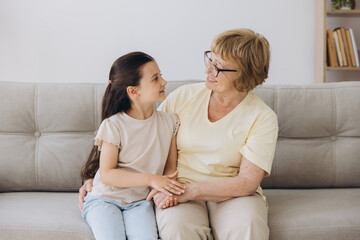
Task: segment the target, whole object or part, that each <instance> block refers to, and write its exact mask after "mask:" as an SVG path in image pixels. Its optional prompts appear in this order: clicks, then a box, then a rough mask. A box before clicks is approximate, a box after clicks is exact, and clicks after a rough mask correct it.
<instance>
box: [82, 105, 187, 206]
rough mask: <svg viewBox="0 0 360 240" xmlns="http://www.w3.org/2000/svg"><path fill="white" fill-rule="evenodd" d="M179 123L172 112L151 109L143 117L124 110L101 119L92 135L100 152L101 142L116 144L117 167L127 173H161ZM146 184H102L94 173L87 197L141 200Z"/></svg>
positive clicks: (130, 201) (147, 189) (123, 201)
mask: <svg viewBox="0 0 360 240" xmlns="http://www.w3.org/2000/svg"><path fill="white" fill-rule="evenodd" d="M179 124H180V122H179V121H178V118H177V117H176V115H175V114H174V113H166V112H160V111H156V110H155V111H154V113H153V114H152V115H151V117H149V118H148V119H145V120H138V119H134V118H132V117H130V116H129V115H127V114H126V113H124V112H121V113H118V114H115V115H113V116H111V117H110V118H107V119H105V120H104V121H103V122H102V123H101V125H100V127H99V130H98V132H97V135H96V137H95V145H97V146H98V147H99V150H100V151H101V146H102V141H103V140H104V141H106V142H109V143H111V144H114V145H115V146H117V147H118V148H119V149H120V151H119V159H118V168H121V169H122V170H125V171H129V172H141V173H151V174H157V175H162V174H163V171H164V167H165V164H166V160H167V157H168V153H169V148H170V143H171V139H172V137H173V136H174V135H175V134H176V132H177V129H178V126H179ZM148 193H149V187H133V188H119V187H112V186H108V185H105V184H104V183H102V182H101V179H100V170H98V171H97V172H96V175H95V178H94V182H93V189H92V191H91V192H90V193H89V194H90V195H91V196H95V197H104V198H109V199H112V200H114V201H117V202H119V203H121V204H128V203H132V202H135V201H139V200H144V199H145V198H146V196H147V194H148Z"/></svg>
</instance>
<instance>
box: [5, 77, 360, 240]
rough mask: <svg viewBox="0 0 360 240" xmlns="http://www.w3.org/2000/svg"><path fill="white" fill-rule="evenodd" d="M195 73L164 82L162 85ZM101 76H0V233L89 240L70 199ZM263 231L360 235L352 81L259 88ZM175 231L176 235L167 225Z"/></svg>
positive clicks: (356, 85)
mask: <svg viewBox="0 0 360 240" xmlns="http://www.w3.org/2000/svg"><path fill="white" fill-rule="evenodd" d="M192 82H196V81H176V82H169V83H168V86H167V92H170V91H171V90H173V89H174V88H176V87H178V86H179V85H182V84H185V83H192ZM104 89H105V84H50V83H49V84H45V83H41V84H35V83H8V82H0V192H1V193H0V239H1V240H3V239H6V240H8V239H48V240H51V239H61V240H64V239H94V238H93V235H92V233H91V230H90V228H89V227H88V226H87V224H86V223H85V222H84V221H83V220H82V218H81V215H80V212H79V209H78V206H77V195H78V193H77V191H78V189H79V187H80V186H81V180H80V176H79V171H80V167H81V166H82V164H83V163H84V161H85V160H86V159H87V156H88V154H89V151H90V149H91V147H92V145H93V138H94V136H95V133H96V129H97V127H98V126H99V124H100V102H101V98H102V95H103V92H104ZM255 92H256V94H257V95H258V96H260V97H261V98H262V99H263V100H264V101H265V102H266V103H267V104H268V105H269V106H270V107H271V108H273V109H274V111H275V112H276V113H277V115H278V119H279V139H278V143H277V149H276V154H275V159H274V163H273V168H272V174H271V175H270V176H269V177H267V178H265V179H264V180H263V182H262V186H263V188H264V189H265V190H264V191H265V195H266V196H267V199H268V202H269V226H270V238H271V239H273V240H282V239H292V240H294V239H318V240H320V239H326V240H331V239H360V188H359V187H360V82H348V83H345V82H342V83H327V84H317V85H315V84H314V85H307V86H271V85H269V86H262V87H259V88H257V89H256V90H255ZM174 234H176V233H174Z"/></svg>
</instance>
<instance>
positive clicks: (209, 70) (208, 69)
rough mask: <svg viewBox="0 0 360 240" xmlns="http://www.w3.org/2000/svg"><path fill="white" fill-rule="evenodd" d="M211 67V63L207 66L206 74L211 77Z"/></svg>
mask: <svg viewBox="0 0 360 240" xmlns="http://www.w3.org/2000/svg"><path fill="white" fill-rule="evenodd" d="M211 67H212V66H211V63H210V64H209V65H207V66H206V65H205V74H207V75H209V74H210V73H211V72H212V69H211Z"/></svg>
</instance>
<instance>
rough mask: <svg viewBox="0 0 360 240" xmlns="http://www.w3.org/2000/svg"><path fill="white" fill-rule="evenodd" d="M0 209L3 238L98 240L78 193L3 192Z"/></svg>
mask: <svg viewBox="0 0 360 240" xmlns="http://www.w3.org/2000/svg"><path fill="white" fill-rule="evenodd" d="M0 206H1V207H0V216H1V218H0V239H28V240H32V239H34V240H35V239H48V240H55V239H56V240H57V239H58V240H66V239H69V240H70V239H71V240H74V239H79V240H80V239H84V240H85V239H95V238H94V237H93V234H92V232H91V229H90V227H89V226H88V225H87V223H86V222H85V221H84V220H83V219H82V217H81V213H80V210H79V209H78V206H77V193H60V192H57V193H45V192H18V193H1V194H0Z"/></svg>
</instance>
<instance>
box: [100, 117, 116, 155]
mask: <svg viewBox="0 0 360 240" xmlns="http://www.w3.org/2000/svg"><path fill="white" fill-rule="evenodd" d="M103 141H106V142H108V143H111V144H113V145H115V146H117V147H118V148H120V131H119V128H118V127H117V126H116V124H115V123H114V122H113V121H112V120H110V119H109V118H107V119H105V120H104V121H103V122H102V123H101V124H100V127H99V130H98V132H97V134H96V136H95V145H96V146H98V148H99V151H101V147H102V143H103Z"/></svg>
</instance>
